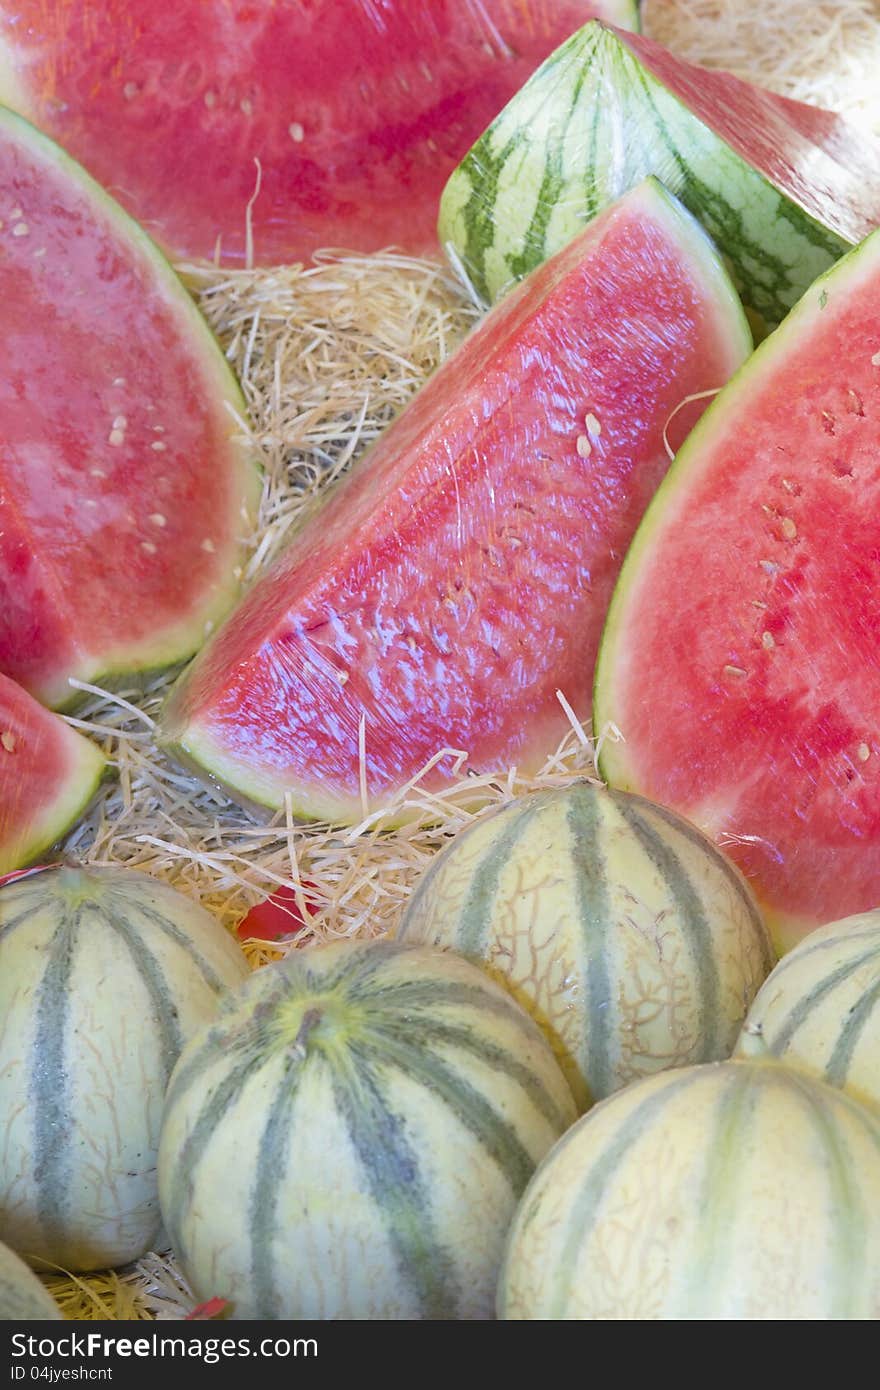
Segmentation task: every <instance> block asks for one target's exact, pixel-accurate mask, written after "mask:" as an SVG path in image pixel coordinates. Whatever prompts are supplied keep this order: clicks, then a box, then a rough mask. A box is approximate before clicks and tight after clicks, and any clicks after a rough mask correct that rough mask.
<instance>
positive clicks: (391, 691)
mask: <svg viewBox="0 0 880 1390" xmlns="http://www.w3.org/2000/svg"><path fill="white" fill-rule="evenodd" d="M750 347H751V339H750V336H749V334H748V330H747V327H746V324H745V320H744V316H743V314H742V309H741V305H740V302H739V300H738V298H737V296H736V294H735V291H734V290H733V288H732V286H731V284H730V281H729V279H728V277H727V275H726V272H725V271H724V269H723V266H722V264H721V261H720V259H719V257H718V255H717V253H716V251H715V249H714V247H713V246H712V245H711V243H710V242H709V240H708V238H707V237H706V236H705V234H704V233H703V232H702V230H701V229H700V227H699V225H698V224H697V223H696V222H695V221H694V219H693V218H691V216H690V215H689V214H688V213H687V212H685V210H684V209H683V208H682V207H681V205H680V204H678V203H677V201H676V200H675V199H673V198H671V197H670V195H669V194H668V193H666V192H665V191H664V190H663V189H662V188H661V186H660V185H659V184H657V183H656V182H655V181H653V180H649V181H646V183H645V184H643V185H641V186H640V187H639V188H637V189H635V190H633V191H632V192H631V193H630V194H629V195H628V196H627V197H626V198H624V199H622V200H621V201H620V203H618V204H616V205H615V206H614V207H613V208H611V209H608V210H607V211H606V213H604V214H603V215H602V216H601V217H600V218H598V219H597V220H596V221H595V222H594V223H593V224H592V225H591V226H590V227H589V228H588V229H587V230H586V231H585V232H584V233H583V234H582V236H581V237H579V238H577V239H576V240H575V241H574V242H572V243H571V244H570V245H569V246H568V247H567V248H566V249H565V250H564V251H563V252H561V253H560V255H559V256H557V257H556V258H555V259H554V260H553V261H552V262H549V263H547V264H546V265H545V266H543V267H542V268H541V269H540V270H538V271H537V272H536V273H535V274H534V275H533V276H532V277H530V279H529V280H528V281H527V282H526V283H525V284H524V285H523V286H521V287H520V288H519V289H518V290H517V291H515V292H514V293H513V294H511V295H510V296H508V297H507V299H505V301H504V302H503V303H502V304H501V305H499V306H498V307H497V308H496V309H495V310H494V311H493V312H492V313H491V314H490V315H489V316H488V317H487V318H486V319H485V320H484V322H483V323H482V324H481V326H480V327H479V328H477V329H476V330H475V331H474V332H473V333H472V334H471V335H470V337H469V338H468V339H466V341H465V342H464V344H463V345H462V346H461V347H460V348H459V349H458V351H457V352H456V353H454V354H453V355H452V356H451V357H450V358H449V359H448V360H447V362H446V363H445V364H444V366H443V367H441V368H440V369H439V371H437V372H436V374H435V375H434V376H433V377H432V378H431V379H430V380H429V382H428V384H427V385H426V386H425V387H424V388H423V389H422V391H420V392H419V394H418V395H417V396H416V397H415V399H414V400H413V401H412V403H411V404H410V405H409V406H408V407H407V409H406V410H404V411H403V413H402V414H401V415H400V416H399V417H398V418H397V420H396V421H395V422H394V423H393V424H392V425H391V426H390V428H389V429H388V430H387V431H386V432H385V434H384V435H383V436H382V437H381V438H380V440H379V441H378V442H377V443H376V445H375V446H374V447H373V449H372V450H371V451H370V452H369V454H368V455H367V456H366V458H364V459H363V461H361V462H359V463H358V464H357V465H356V466H355V468H354V469H353V471H352V473H351V474H350V476H349V477H348V478H347V479H346V480H344V481H343V482H342V484H341V485H340V486H338V488H337V489H336V490H335V492H334V493H333V494H332V496H331V497H330V499H329V500H328V501H327V502H326V503H325V504H324V505H323V507H322V508H321V509H320V510H319V511H318V512H317V513H316V514H315V515H314V516H313V518H312V519H311V520H310V522H309V523H307V524H306V525H305V527H304V528H303V529H302V530H301V531H300V532H299V533H298V535H297V537H296V539H295V540H294V542H293V543H292V544H291V546H290V547H289V548H288V550H287V551H286V552H285V553H284V554H283V555H282V556H281V558H280V559H279V560H278V562H277V563H276V564H275V565H274V567H273V568H272V569H271V570H270V572H269V573H268V574H267V575H266V576H265V578H264V579H262V580H261V581H259V582H258V583H257V584H256V585H255V586H254V588H253V589H252V590H251V591H250V592H249V594H248V595H247V596H246V597H245V599H244V601H243V603H242V604H241V605H240V606H239V608H238V609H237V611H236V612H235V613H234V614H233V616H232V618H231V619H230V620H229V621H228V623H227V624H226V625H225V626H224V628H223V629H222V630H221V631H220V632H219V634H217V636H216V638H215V639H213V640H212V642H211V644H210V645H209V647H208V648H206V650H205V652H204V653H203V654H202V657H201V658H200V659H198V660H197V661H196V663H195V664H194V665H193V666H192V667H190V669H189V672H188V673H187V674H186V675H185V677H184V678H183V680H182V682H181V683H180V684H179V685H178V686H177V687H176V689H175V691H174V693H173V694H172V697H171V701H170V704H169V706H168V707H167V710H166V713H165V717H164V724H163V733H162V737H163V740H164V742H165V743H166V744H167V745H170V746H171V748H172V749H173V750H174V751H175V753H176V755H177V756H178V757H180V758H181V759H182V760H183V761H185V762H187V763H188V764H191V765H193V766H194V767H195V768H196V770H197V771H201V773H202V774H205V773H207V774H209V775H211V776H213V777H214V778H216V779H217V780H219V781H220V782H221V783H222V784H224V785H225V786H226V787H227V788H229V789H230V790H231V791H232V793H233V795H235V796H237V797H239V798H241V799H244V800H247V801H250V802H254V803H258V804H261V805H265V806H271V807H281V806H283V805H284V804H285V797H286V796H289V798H290V803H291V805H292V808H293V810H294V812H295V813H297V814H300V815H304V816H311V817H315V818H329V819H332V820H342V821H346V820H353V819H354V820H358V819H360V818H361V816H362V815H363V814H365V813H366V811H367V809H368V808H375V807H376V806H381V805H383V804H385V803H387V802H388V800H389V799H391V798H393V797H394V796H395V795H396V794H397V793H398V792H399V791H400V789H401V788H404V787H406V786H407V784H409V783H410V781H411V780H412V779H413V778H414V777H416V776H418V775H419V773H420V772H421V771H422V769H423V768H424V766H425V765H426V764H428V763H431V762H433V767H432V772H431V776H430V777H429V778H428V779H427V780H428V785H429V786H430V785H438V784H439V785H442V784H443V783H444V782H448V781H449V779H450V778H452V777H454V776H455V775H456V773H457V772H458V770H459V769H460V767H461V766H462V757H463V754H465V753H466V754H467V757H468V762H467V767H468V769H469V770H470V769H473V770H474V771H475V772H476V773H480V774H488V773H492V772H496V771H498V770H502V769H506V768H507V767H509V766H510V765H511V764H517V765H518V766H519V767H520V768H521V769H522V770H524V771H527V772H529V771H536V770H537V769H538V768H539V767H540V766H541V764H542V763H543V762H544V760H545V758H546V757H547V756H548V755H549V754H551V753H552V752H553V751H554V749H555V748H556V746H557V744H558V743H559V741H560V740H561V738H562V737H563V736H564V735H565V733H566V731H567V730H568V729H569V723H568V717H567V715H566V713H565V709H564V708H563V705H562V702H561V700H560V697H559V696H558V694H557V692H562V696H563V698H564V700H565V701H567V703H568V705H569V706H570V707H571V708H572V709H573V710H574V711H575V715H576V717H577V718H578V719H580V720H584V719H586V718H587V717H588V713H589V708H590V686H591V681H592V672H593V660H594V656H595V652H596V649H597V645H598V641H599V633H600V630H601V626H602V622H603V619H604V614H605V607H606V604H607V601H608V598H609V596H610V593H611V587H612V585H613V582H614V578H615V576H616V574H617V571H618V568H619V566H620V563H621V561H622V559H623V555H624V553H625V551H626V547H627V545H628V543H629V540H630V537H631V535H632V533H633V531H634V529H635V526H636V524H637V522H638V520H639V518H640V517H641V515H642V513H643V511H644V509H645V506H646V505H647V503H648V501H649V499H650V497H651V495H652V493H653V491H654V489H655V488H656V486H657V485H658V483H659V482H660V479H661V478H662V476H663V474H664V473H665V471H666V468H667V466H668V456H667V452H666V447H665V438H664V435H665V433H666V432H667V426H668V437H669V440H670V442H671V444H672V446H673V447H675V445H676V444H677V443H678V442H679V441H680V440H681V439H682V438H683V437H684V434H685V433H686V432H687V429H688V428H689V426H690V425H692V424H693V422H694V421H695V419H696V418H697V416H698V415H699V413H700V411H701V409H702V408H703V407H704V406H705V403H706V402H705V399H696V400H694V399H692V398H693V397H694V396H695V395H696V396H698V397H700V396H701V395H702V394H703V393H707V392H710V391H712V390H713V389H717V388H719V387H720V386H721V384H722V383H723V382H724V381H726V380H727V378H728V377H729V376H730V375H731V373H732V372H733V371H734V370H735V369H736V368H737V367H738V366H739V365H740V363H741V362H742V361H743V360H744V358H745V357H746V356H747V354H748V352H749V350H750ZM685 400H687V401H688V404H687V405H686V406H685V407H684V408H683V409H681V407H682V403H683V402H685Z"/></svg>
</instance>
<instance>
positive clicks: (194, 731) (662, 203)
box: [159, 177, 752, 825]
mask: <svg viewBox="0 0 880 1390" xmlns="http://www.w3.org/2000/svg"><path fill="white" fill-rule="evenodd" d="M627 202H628V205H629V206H630V207H631V208H632V210H633V215H638V210H639V206H640V204H641V207H642V209H643V211H644V214H645V215H646V216H650V217H652V218H654V219H655V220H657V221H660V222H662V223H663V224H665V226H666V228H667V229H668V232H669V234H670V236H671V237H674V238H675V239H676V240H677V242H678V243H679V245H680V246H681V248H682V250H683V252H684V253H685V255H686V256H687V258H688V260H689V263H690V265H691V266H692V269H693V275H694V280H695V283H696V285H698V286H699V293H700V295H701V297H702V298H703V301H704V303H705V305H706V320H707V322H708V323H711V324H712V325H713V326H714V329H715V331H716V332H717V333H718V335H719V337H721V338H723V339H724V340H725V342H726V343H727V345H728V347H729V355H730V360H731V362H735V363H740V362H742V361H743V360H744V359H745V358H746V357H747V356H748V355H749V353H750V352H751V349H752V335H751V330H750V328H749V324H748V321H747V318H746V315H745V313H744V311H743V306H742V303H741V301H740V299H739V296H738V295H737V293H736V291H735V289H734V287H733V285H732V283H731V280H730V277H729V275H728V274H727V271H726V268H725V266H724V263H723V261H722V258H721V257H720V255H719V253H718V251H717V249H716V247H715V246H714V245H713V243H712V241H711V239H710V238H709V237H708V236H707V234H706V233H705V231H704V230H703V228H702V227H701V226H700V224H699V222H698V221H697V220H696V218H694V217H693V216H692V214H690V213H689V212H688V211H687V209H686V208H684V207H683V206H682V205H681V203H679V202H678V200H677V199H676V198H675V197H674V196H673V195H672V194H670V193H669V191H668V190H667V189H666V188H664V186H663V185H662V184H661V183H660V182H659V181H658V180H657V179H655V178H652V177H649V178H647V179H645V180H643V181H642V183H641V185H640V186H639V187H637V188H636V189H633V190H630V192H629V193H628V194H627ZM476 331H477V332H478V331H479V330H476ZM441 370H442V369H441ZM429 428H430V427H429ZM380 446H381V440H380V441H377V444H375V445H373V446H372V447H373V448H374V449H375V448H378V447H380ZM369 466H370V459H369V453H368V454H367V455H366V456H364V458H363V459H362V460H360V461H359V462H358V464H357V469H358V470H360V469H363V468H369ZM340 486H341V487H343V488H344V486H345V481H344V480H343V482H342V483H341V485H340ZM332 495H333V494H332V493H331V496H332ZM328 500H329V497H328V498H325V500H324V503H323V505H326V503H327V501H328ZM293 544H294V545H295V544H296V541H295V540H294V542H293ZM239 611H240V610H239ZM221 637H222V630H221V633H219V634H218V635H217V638H215V639H213V640H214V641H217V640H219V639H220V638H221ZM211 647H212V644H210V643H209V644H208V646H207V647H206V649H205V651H204V653H203V655H202V657H201V658H199V659H197V661H196V662H195V663H193V664H192V665H191V666H190V667H188V668H187V670H185V671H184V672H183V674H182V676H181V677H180V678H179V680H178V682H177V683H176V685H175V687H174V689H173V690H172V691H171V693H170V695H169V698H168V701H167V703H166V706H165V711H164V713H163V718H162V721H161V723H160V728H159V740H160V743H161V745H162V746H163V748H164V749H165V750H166V751H167V752H168V754H169V755H170V756H171V757H172V758H174V759H175V760H176V761H177V762H179V763H180V764H181V765H182V766H184V767H186V768H187V770H189V771H190V772H192V773H193V774H194V775H196V776H198V777H200V778H202V779H203V780H204V781H207V782H208V784H209V785H212V786H215V787H218V788H220V789H221V790H223V791H225V792H226V793H228V794H229V795H231V796H232V797H233V798H234V799H235V800H237V801H238V802H240V803H241V804H243V805H244V806H246V807H247V808H248V809H252V810H255V809H260V808H267V809H270V810H277V809H279V808H280V807H284V806H289V807H290V811H291V814H293V815H294V816H296V817H298V818H301V819H303V820H318V821H328V822H331V823H343V824H352V823H357V822H358V821H360V820H361V819H363V818H364V816H365V815H366V814H367V812H368V809H372V810H374V809H375V807H374V806H372V807H370V808H367V807H365V805H364V803H363V802H362V800H361V799H360V798H359V797H358V798H355V797H353V796H352V797H344V796H337V795H335V794H333V793H332V792H331V791H330V790H329V789H327V788H326V787H322V786H320V784H319V782H318V780H317V779H316V780H315V781H314V782H313V783H312V784H311V785H309V786H306V785H304V784H302V783H300V784H298V785H289V784H287V783H285V782H280V781H279V780H278V779H277V778H276V777H275V776H273V774H272V770H271V769H269V770H264V769H262V768H261V767H260V766H259V765H258V764H257V763H256V761H254V760H249V761H245V760H243V759H242V758H241V757H238V756H236V755H235V753H234V752H230V751H229V750H227V748H226V747H225V746H224V745H223V743H222V742H221V741H220V740H218V739H217V738H215V737H214V736H213V735H212V734H211V732H210V731H209V729H208V728H206V727H204V726H203V725H202V724H201V723H200V716H199V709H198V706H197V705H196V706H195V707H188V699H189V692H190V691H191V690H193V689H195V688H196V685H197V681H198V673H199V671H200V669H201V665H202V661H204V662H207V661H208V660H210V654H211ZM437 751H439V750H437ZM548 751H549V749H546V748H541V749H540V750H539V757H538V761H537V763H536V769H535V770H537V766H538V765H539V764H540V761H543V758H544V757H545V756H546V754H547V752H548ZM406 817H407V812H406V810H405V808H404V807H402V806H400V807H397V808H395V809H393V810H392V811H391V812H390V813H389V814H388V815H387V816H386V817H385V818H384V819H383V824H387V825H392V824H399V823H401V822H402V821H403V820H405V819H406Z"/></svg>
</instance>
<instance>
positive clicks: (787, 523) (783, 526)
mask: <svg viewBox="0 0 880 1390" xmlns="http://www.w3.org/2000/svg"><path fill="white" fill-rule="evenodd" d="M780 530H781V531H782V535H783V538H784V539H785V540H787V541H793V540H794V538H795V536H796V535H797V527H796V526H795V524H794V522H793V521H792V519H791V517H790V516H784V517H783V518H782V520H781V522H780Z"/></svg>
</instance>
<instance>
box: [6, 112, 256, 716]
mask: <svg viewBox="0 0 880 1390" xmlns="http://www.w3.org/2000/svg"><path fill="white" fill-rule="evenodd" d="M7 132H8V133H9V135H10V136H11V137H12V138H13V139H14V140H17V141H18V142H19V143H20V144H21V145H23V146H25V147H26V148H27V149H28V150H29V151H30V152H31V153H32V154H33V156H34V158H35V160H41V161H44V162H45V163H47V164H51V165H54V166H55V167H56V168H57V169H58V170H59V171H60V172H61V173H62V174H63V175H64V177H65V178H67V179H68V180H69V181H70V182H71V183H73V184H75V185H77V186H78V187H79V188H80V189H81V190H82V192H83V194H84V195H85V196H86V198H87V199H88V200H89V201H90V202H91V203H92V204H93V205H94V206H95V207H96V209H97V210H98V212H99V215H102V216H103V217H104V218H105V219H106V222H107V224H109V226H110V228H111V230H112V231H113V232H114V233H115V234H117V235H118V237H119V240H120V242H121V243H123V244H124V243H126V242H127V243H128V244H129V245H131V246H132V247H133V248H134V249H135V250H136V252H137V254H139V255H140V256H141V257H142V258H143V260H144V261H145V262H146V264H147V266H148V267H149V270H150V272H151V275H152V278H153V287H154V290H155V291H156V292H158V293H160V294H161V295H162V298H163V300H164V302H165V304H166V305H167V306H168V308H169V309H170V310H171V312H172V313H173V315H174V318H175V320H176V322H177V323H178V324H179V326H180V329H181V336H182V337H184V336H185V338H186V340H187V341H188V343H189V346H190V347H191V350H192V353H193V357H194V358H196V359H197V360H198V361H199V363H200V365H201V368H202V371H203V374H204V377H205V382H206V385H208V386H210V387H211V388H212V389H213V391H214V392H215V393H216V398H217V399H218V400H220V401H222V402H223V403H224V404H225V406H226V408H227V409H228V410H229V419H230V435H229V448H230V454H231V456H232V457H233V458H234V460H235V467H236V471H237V474H238V479H239V482H238V486H237V487H235V488H233V489H231V491H232V493H233V495H234V514H232V515H230V517H229V523H228V529H227V534H228V536H229V549H230V557H229V564H228V567H227V568H228V576H229V577H228V581H227V583H225V584H218V585H217V587H216V590H215V592H214V594H213V596H212V598H211V600H210V602H209V603H208V604H205V605H203V606H202V607H200V608H199V610H198V612H196V613H194V614H193V615H192V616H191V617H189V618H187V619H185V620H183V621H182V622H180V623H179V624H177V625H176V626H175V627H173V628H170V629H167V628H166V630H165V632H164V633H163V634H162V636H161V638H160V639H159V641H158V642H156V644H155V646H153V647H150V648H148V649H146V650H144V648H143V644H141V648H140V654H139V655H137V656H136V657H135V658H134V659H133V660H132V661H131V662H127V661H125V660H124V659H123V660H121V661H114V662H112V663H111V664H110V665H109V666H108V667H106V668H105V667H101V668H100V669H97V668H96V669H94V670H92V669H89V670H87V671H84V672H83V673H82V674H81V675H80V676H79V678H80V679H82V680H85V681H90V682H92V683H94V684H99V685H105V686H109V687H111V688H112V686H113V685H114V684H115V683H117V682H118V681H120V680H122V679H128V678H130V677H131V676H132V675H137V676H139V677H141V678H142V679H147V678H148V677H149V676H150V675H151V674H154V673H156V672H158V671H161V670H164V669H165V668H167V667H169V666H173V665H175V664H177V663H179V662H181V661H185V660H187V659H188V658H189V657H190V656H192V655H193V654H194V653H195V652H196V651H197V650H198V649H199V647H200V646H201V645H202V643H203V641H204V636H205V625H206V624H211V625H216V624H217V623H218V622H220V621H222V619H223V618H224V617H225V616H226V614H227V613H228V612H229V610H230V608H231V607H232V605H233V603H234V601H235V599H236V597H237V595H238V592H239V588H240V583H239V579H238V578H237V577H236V576H235V574H234V572H233V571H234V568H235V559H234V558H233V556H237V555H238V553H239V550H240V540H239V535H240V532H241V528H242V523H243V520H244V518H243V516H242V507H243V508H244V511H245V512H246V513H247V515H248V517H249V518H254V517H255V516H256V512H257V507H258V504H259V500H260V496H261V492H262V476H263V470H262V468H261V466H260V464H259V463H258V461H257V458H256V456H255V454H254V453H253V452H252V451H251V449H250V447H249V446H248V445H246V444H245V442H244V440H243V438H242V437H241V435H240V426H239V425H237V424H236V420H242V421H243V420H246V419H247V403H246V401H245V398H244V394H243V392H242V389H241V386H240V385H239V383H238V381H237V379H236V377H235V374H234V372H233V371H232V368H231V367H230V366H229V363H228V362H227V360H226V358H225V356H224V355H223V352H222V349H221V347H220V344H219V343H218V342H217V339H216V338H215V337H214V334H213V333H212V331H211V329H210V327H209V326H208V323H207V321H206V320H205V318H204V317H203V316H202V313H201V311H200V310H199V308H198V306H197V304H196V303H195V301H194V299H193V297H192V295H191V294H190V293H189V291H188V290H187V288H186V286H185V284H184V283H183V281H182V280H181V278H180V276H179V275H178V274H177V272H176V271H175V269H174V267H173V266H172V264H171V262H170V261H169V260H168V258H167V257H166V256H165V255H164V254H163V253H162V251H160V249H159V247H158V246H157V245H156V243H155V242H154V241H153V240H152V238H151V237H150V235H149V233H148V232H147V231H146V230H145V229H144V228H143V227H142V226H141V225H140V223H138V222H137V221H135V219H134V218H133V217H130V216H129V214H128V213H127V212H126V211H125V210H124V208H122V207H121V206H120V204H119V203H117V202H116V200H115V199H114V198H113V197H112V196H111V194H109V193H108V192H107V191H106V190H105V189H104V188H102V187H101V185H100V184H99V183H97V182H96V181H95V179H93V178H92V176H91V174H89V173H88V172H87V170H85V169H84V168H83V167H82V165H81V164H79V163H77V161H76V160H75V159H73V158H72V157H71V156H70V155H69V154H68V153H67V152H66V151H65V150H64V149H63V148H62V147H61V146H60V145H58V144H56V142H55V141H54V140H52V139H51V138H50V137H49V136H48V135H44V134H43V132H42V131H41V130H39V129H38V128H37V127H36V126H35V125H34V124H33V123H32V122H31V121H29V120H27V119H26V117H24V116H20V115H18V114H17V113H16V112H14V111H11V110H9V109H7V108H6V107H3V106H0V136H3V135H5V134H6V133H7ZM80 699H81V695H80V693H79V692H78V691H76V690H73V691H72V692H71V693H70V694H69V695H67V694H65V693H63V692H61V693H59V696H58V698H57V700H53V703H52V707H53V708H54V709H68V708H70V707H71V706H72V705H75V704H76V703H77V702H78V701H80Z"/></svg>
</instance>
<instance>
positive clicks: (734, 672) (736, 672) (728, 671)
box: [724, 666, 748, 677]
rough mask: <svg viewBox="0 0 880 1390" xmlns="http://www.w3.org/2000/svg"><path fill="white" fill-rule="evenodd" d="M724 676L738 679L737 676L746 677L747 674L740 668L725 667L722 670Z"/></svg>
mask: <svg viewBox="0 0 880 1390" xmlns="http://www.w3.org/2000/svg"><path fill="white" fill-rule="evenodd" d="M724 674H725V676H737V677H739V676H747V675H748V672H747V671H744V670H743V668H742V667H741V666H725V668H724Z"/></svg>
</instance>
